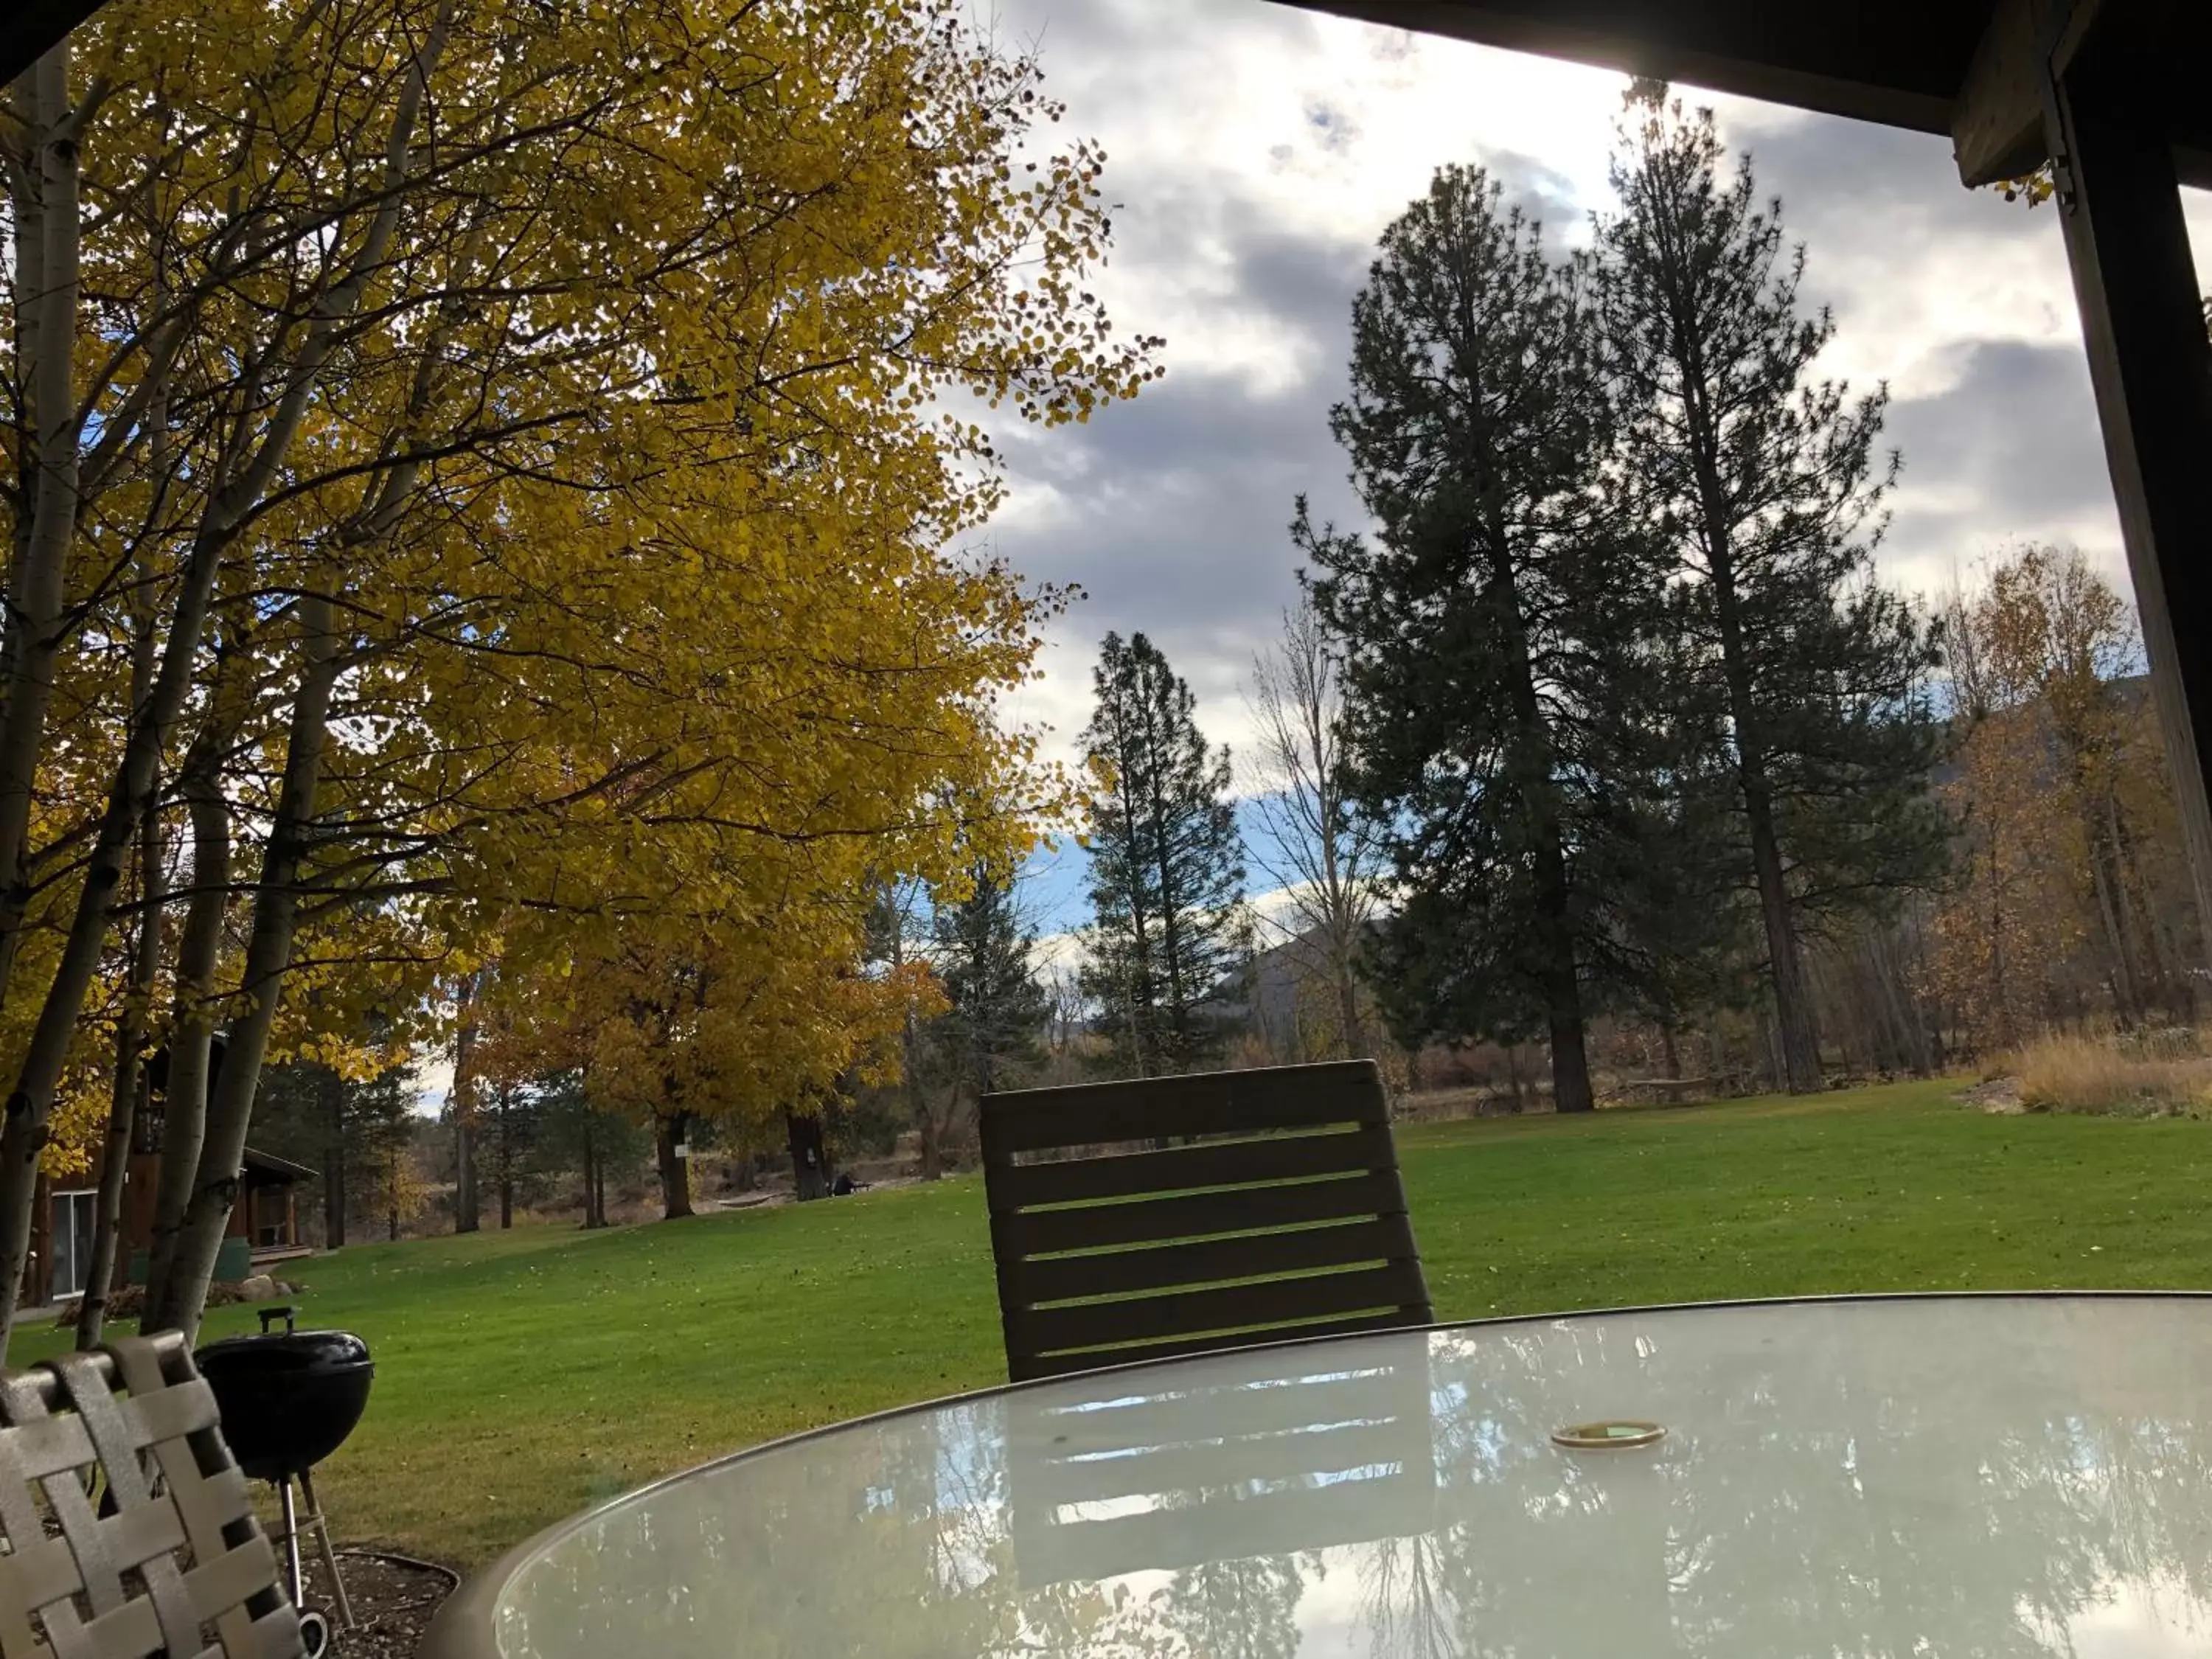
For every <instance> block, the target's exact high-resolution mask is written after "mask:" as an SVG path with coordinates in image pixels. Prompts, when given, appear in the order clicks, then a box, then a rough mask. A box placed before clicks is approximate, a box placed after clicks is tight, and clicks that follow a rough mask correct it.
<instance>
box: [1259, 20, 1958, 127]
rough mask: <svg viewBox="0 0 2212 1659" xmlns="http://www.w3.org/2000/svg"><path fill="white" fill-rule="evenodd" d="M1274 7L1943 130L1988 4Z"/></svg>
mask: <svg viewBox="0 0 2212 1659" xmlns="http://www.w3.org/2000/svg"><path fill="white" fill-rule="evenodd" d="M1285 3H1288V4H1291V5H1295V6H1301V7H1304V9H1307V10H1310V11H1325V12H1332V13H1334V14H1335V15H1338V16H1340V17H1351V18H1356V19H1358V20H1359V21H1362V22H1368V23H1379V24H1382V25H1383V26H1384V27H1390V28H1402V29H1412V30H1414V31H1416V32H1418V33H1426V34H1441V35H1448V36H1451V37H1454V38H1456V39H1458V40H1473V41H1476V42H1479V43H1480V44H1481V45H1484V46H1500V47H1504V48H1505V49H1506V50H1508V51H1512V52H1534V53H1537V54H1539V55H1541V56H1543V57H1547V58H1565V59H1567V60H1568V61H1569V62H1571V63H1577V64H1592V65H1595V66H1596V67H1598V68H1601V69H1613V70H1620V71H1621V72H1622V73H1624V74H1627V75H1648V76H1657V77H1658V78H1660V79H1662V80H1665V81H1675V82H1685V83H1686V84H1688V85H1690V86H1693V87H1701V88H1705V89H1707V90H1709V91H1712V92H1722V93H1730V94H1735V95H1736V96H1738V97H1743V98H1757V99H1760V100H1765V102H1768V103H1775V104H1788V105H1792V106H1796V107H1797V108H1800V109H1809V110H1817V111H1819V112H1821V113H1823V114H1827V115H1843V116H1848V117H1850V118H1853V119H1855V120H1861V121H1876V122H1880V123H1881V124H1883V125H1887V126H1897V127H1909V128H1911V129H1913V130H1915V131H1921V132H1943V131H1948V125H1949V119H1950V109H1951V91H1952V88H1954V86H1956V84H1957V82H1958V77H1959V76H1960V73H1961V71H1962V70H1963V67H1964V64H1965V61H1966V55H1967V52H1969V51H1970V50H1971V47H1972V42H1973V40H1974V39H1975V26H1976V23H1977V21H1978V16H1979V12H1978V8H1979V7H1980V6H1982V5H1984V4H1986V3H1988V0H1850V3H1846V4H1841V5H1820V4H1814V3H1810V0H1285ZM1947 60H1948V61H1947Z"/></svg>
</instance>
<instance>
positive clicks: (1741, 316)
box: [1596, 88, 1946, 1090]
mask: <svg viewBox="0 0 2212 1659" xmlns="http://www.w3.org/2000/svg"><path fill="white" fill-rule="evenodd" d="M1631 104H1632V115H1631V117H1630V118H1629V121H1628V124H1627V127H1626V132H1625V134H1624V143H1623V146H1622V149H1620V152H1619V153H1618V154H1617V155H1616V156H1615V158H1614V162H1613V187H1614V190H1615V191H1616V192H1617V193H1618V195H1619V197H1620V204H1621V209H1620V212H1619V213H1618V214H1616V215H1614V216H1612V217H1610V218H1608V219H1607V220H1606V221H1604V222H1602V223H1601V226H1600V228H1599V230H1600V236H1599V243H1600V257H1599V263H1598V280H1597V283H1596V295H1597V301H1598V307H1599V311H1600V313H1601V319H1602V323H1603V328H1604V332H1605V337H1606V343H1607V354H1608V367H1609V368H1610V371H1611V373H1612V375H1613V380H1614V387H1615V391H1616V392H1617V393H1618V395H1619V397H1620V400H1621V406H1622V414H1623V430H1622V453H1621V460H1622V476H1623V477H1624V478H1626V479H1628V480H1632V481H1634V483H1636V485H1637V486H1638V487H1639V488H1640V489H1644V490H1645V491H1647V492H1648V500H1647V506H1648V507H1649V509H1650V512H1651V513H1652V514H1653V516H1654V519H1655V521H1656V522H1657V523H1659V524H1660V525H1662V526H1663V527H1664V529H1665V530H1666V531H1667V532H1668V535H1669V538H1670V539H1671V541H1672V544H1673V547H1672V554H1673V556H1674V560H1675V561H1676V562H1677V567H1678V574H1679V577H1680V580H1677V581H1675V582H1674V584H1673V585H1672V586H1671V587H1670V589H1669V593H1668V598H1669V605H1670V614H1669V618H1668V629H1667V631H1668V634H1669V635H1672V636H1673V637H1674V638H1675V639H1677V640H1680V641H1686V642H1688V643H1689V645H1690V646H1691V647H1692V653H1693V659H1692V663H1691V665H1690V666H1689V671H1687V672H1686V673H1684V674H1682V675H1680V676H1679V677H1678V678H1676V680H1675V682H1674V684H1675V685H1676V687H1677V689H1678V691H1679V692H1680V695H1681V696H1684V697H1685V698H1686V699H1690V700H1692V701H1693V702H1695V703H1697V704H1698V705H1699V707H1698V708H1696V710H1695V711H1694V712H1692V714H1690V715H1689V718H1690V720H1692V722H1693V723H1694V722H1699V721H1702V722H1705V723H1709V724H1710V725H1711V726H1712V727H1713V729H1715V730H1716V731H1717V732H1720V733H1721V734H1722V742H1723V752H1724V754H1725V756H1726V757H1727V760H1728V762H1729V769H1730V770H1731V771H1732V772H1733V774H1734V776H1733V793H1734V796H1735V801H1734V806H1735V817H1736V823H1735V833H1734V834H1733V836H1731V837H1730V841H1731V842H1732V844H1733V846H1734V847H1735V849H1736V850H1737V853H1738V857H1737V859H1736V860H1735V868H1736V871H1737V872H1738V879H1740V880H1741V881H1742V882H1743V884H1745V885H1746V886H1747V887H1749V888H1750V889H1751V890H1753V891H1754V892H1755V893H1756V894H1757V896H1758V901H1759V914H1760V918H1761V921H1762V923H1763V927H1764V933H1765V945H1766V958H1767V976H1768V978H1769V980H1770V981H1771V987H1772V992H1773V997H1774V1004H1775V1011H1776V1015H1777V1018H1778V1024H1779V1025H1780V1028H1781V1033H1782V1040H1783V1051H1784V1063H1785V1070H1786V1072H1787V1074H1788V1081H1789V1085H1790V1088H1792V1089H1794V1090H1802V1089H1811V1088H1817V1087H1819V1086H1820V1081H1821V1073H1820V1039H1819V1032H1818V1030H1817V1029H1816V1027H1815V1023H1814V1015H1813V1008H1812V1001H1811V996H1810V994H1809V991H1808V987H1807V984H1806V981H1805V969H1804V962H1803V948H1802V947H1803V939H1804V935H1805V934H1806V933H1807V931H1808V927H1817V926H1818V925H1819V921H1820V917H1821V916H1822V915H1824V914H1826V913H1830V912H1834V911H1865V910H1869V909H1872V910H1875V911H1879V910H1880V909H1881V908H1883V906H1884V904H1885V903H1886V902H1887V901H1889V900H1891V899H1892V898H1893V897H1894V896H1896V895H1897V894H1898V893H1899V891H1900V890H1904V889H1907V888H1910V887H1913V886H1916V885H1920V884H1925V883H1927V882H1929V880H1931V879H1932V878H1933V877H1934V876H1935V874H1936V872H1937V871H1938V870H1939V869H1940V866H1941V863H1942V858H1943V855H1944V853H1943V849H1944V844H1945V840H1946V829H1945V826H1944V823H1943V821H1942V815H1941V813H1940V812H1939V811H1936V809H1935V808H1934V807H1933V805H1931V804H1930V801H1929V796H1928V779H1929V769H1930V766H1931V764H1932V763H1933V761H1934V759H1935V756H1936V726H1935V724H1934V721H1933V720H1932V719H1931V718H1930V715H1929V710H1928V708H1927V707H1926V704H1925V702H1924V691H1923V687H1924V683H1925V680H1926V677H1927V675H1928V673H1929V670H1930V669H1931V667H1932V666H1933V665H1934V661H1935V657H1936V652H1935V648H1934V643H1933V640H1932V636H1931V635H1930V632H1929V629H1928V628H1927V627H1926V626H1925V624H1924V623H1923V622H1922V620H1921V619H1920V618H1919V617H1917V615H1916V614H1915V612H1914V611H1913V610H1912V609H1911V607H1910V606H1909V605H1906V604H1905V602H1904V601H1903V600H1901V599H1899V598H1898V597H1897V596H1896V595H1894V594H1893V593H1890V592H1887V591H1885V590H1884V589H1882V588H1881V587H1880V586H1877V585H1876V584H1875V582H1874V581H1873V580H1872V550H1873V547H1874V544H1875V541H1876V540H1877V539H1878V538H1879V537H1880V534H1881V519H1880V516H1879V513H1880V507H1881V498H1882V495H1884V493H1885V492H1886V491H1887V489H1888V487H1889V485H1890V483H1892V481H1893V478H1894V477H1895V474H1896V469H1897V465H1898V463H1897V459H1896V457H1895V456H1894V455H1892V456H1890V457H1889V458H1888V459H1887V461H1886V462H1881V463H1877V461H1876V459H1875V447H1874V446H1875V440H1876V438H1877V437H1878V436H1879V435H1880V433H1881V421H1882V412H1883V408H1884V404H1885V402H1886V398H1887V394H1886V392H1883V391H1880V390H1878V391H1876V392H1875V393H1874V394H1873V395H1871V396H1869V397H1866V398H1859V399H1857V400H1856V401H1854V400H1852V399H1850V397H1849V395H1848V392H1847V389H1846V388H1845V387H1844V386H1841V385H1838V384H1836V383H1834V382H1830V381H1815V380H1813V379H1812V378H1811V374H1812V370H1813V366H1814V360H1815V359H1816V358H1817V357H1818V356H1820V351H1821V349H1823V348H1824V347H1825V346H1826V344H1827V343H1828V341H1829V339H1830V337H1832V334H1833V332H1834V326H1833V324H1832V321H1831V320H1830V319H1829V318H1828V316H1827V314H1826V313H1825V312H1823V313H1819V314H1818V315H1816V316H1813V317H1805V316H1801V315H1800V313H1799V307H1798V301H1797V289H1798V283H1799V280H1800V278H1801V277H1802V274H1803V271H1804V264H1805V260H1804V251H1803V249H1802V247H1800V248H1798V249H1796V250H1795V251H1794V252H1790V253H1789V254H1786V255H1785V254H1784V250H1783V241H1782V226H1781V222H1780V217H1779V213H1780V208H1779V204H1772V205H1771V206H1769V207H1768V208H1767V209H1766V210H1765V211H1761V210H1759V206H1758V204H1757V202H1756V198H1755V196H1754V186H1753V178H1752V170H1751V167H1750V164H1749V162H1748V161H1746V162H1745V163H1744V165H1743V166H1742V167H1740V168H1739V169H1738V170H1737V171H1736V173H1735V176H1734V178H1733V179H1723V177H1722V162H1723V154H1722V149H1721V143H1720V140H1719V138H1718V137H1717V135H1716V133H1715V131H1714V130H1713V124H1712V118H1711V114H1710V113H1709V112H1699V114H1698V116H1697V117H1696V118H1694V119H1690V118H1685V117H1684V115H1683V112H1682V110H1681V106H1680V105H1679V104H1677V105H1674V106H1672V108H1671V109H1670V108H1668V107H1666V106H1663V105H1662V101H1661V99H1660V97H1659V95H1658V94H1656V91H1654V90H1651V89H1648V88H1647V89H1645V90H1644V92H1642V93H1640V94H1635V95H1632V100H1631Z"/></svg>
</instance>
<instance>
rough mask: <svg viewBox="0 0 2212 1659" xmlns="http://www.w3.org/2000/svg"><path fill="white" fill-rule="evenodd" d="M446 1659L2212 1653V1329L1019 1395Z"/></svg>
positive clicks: (1812, 1307)
mask: <svg viewBox="0 0 2212 1659" xmlns="http://www.w3.org/2000/svg"><path fill="white" fill-rule="evenodd" d="M1638 1425H1648V1426H1638ZM1655 1430H1656V1431H1659V1432H1658V1433H1657V1437H1656V1438H1652V1437H1651V1436H1652V1433H1653V1431H1655ZM1577 1431H1579V1432H1577ZM1563 1438H1564V1439H1565V1441H1566V1442H1568V1443H1562V1439H1563ZM1577 1439H1580V1440H1584V1441H1593V1442H1595V1445H1589V1446H1586V1445H1582V1444H1577V1443H1574V1442H1575V1441H1577ZM424 1652H425V1654H426V1655H428V1656H432V1659H488V1656H493V1655H497V1656H501V1659H524V1656H530V1659H572V1656H573V1659H582V1656H586V1655H588V1656H592V1659H605V1656H608V1655H637V1656H647V1655H652V1656H665V1659H691V1656H700V1659H704V1656H714V1659H725V1656H728V1659H751V1656H785V1655H791V1656H796V1655H808V1656H822V1659H842V1656H847V1655H870V1656H878V1659H899V1656H923V1655H927V1656H934V1659H981V1656H994V1659H995V1656H1002V1655H1003V1656H1015V1655H1022V1656H1033V1655H1053V1654H1081V1655H1101V1656H1106V1655H1112V1656H1121V1655H1127V1656H1133V1659H1134V1656H1144V1659H1185V1656H1188V1659H1231V1656H1236V1659H1244V1656H1249V1659H1260V1656H1267V1659H1289V1656H1292V1655H1296V1656H1298V1659H1321V1656H1335V1655H1346V1656H1358V1659H1385V1656H1401V1655H1402V1656H1407V1659H1413V1656H1423V1659H1427V1656H1444V1655H1453V1656H1469V1659H1472V1656H1476V1655H1511V1656H1515V1659H1621V1656H1629V1655H1635V1656H1652V1655H1682V1656H1689V1655H1698V1656H1707V1655H1710V1656H1716V1659H1719V1656H1731V1659H1733V1656H1741V1659H1788V1656H1801V1655H1820V1656H1829V1655H1838V1656H1844V1655H1848V1656H1853V1659H1860V1656H1877V1655H1879V1656H1893V1659H1907V1656H1930V1659H1968V1656H1992V1659H1994V1656H2003V1659H2027V1656H2036V1655H2043V1654H2049V1655H2052V1656H2060V1655H2064V1656H2069V1659H2120V1656H2127V1659H2178V1656H2183V1655H2212V1298H2205V1297H2191V1296H2154V1295H2143V1296H2136V1295H2124V1294H2116V1295H2097V1296H2092V1295H2050V1296H2017V1297H2015V1296H1974V1297H1864V1298H1857V1297H1852V1298H1840V1299H1832V1300H1830V1299H1824V1300H1814V1301H1797V1302H1781V1303H1765V1304H1753V1303H1741V1304H1712V1305H1700V1306H1691V1307H1682V1308H1672V1309H1654V1310H1632V1311H1625V1312H1616V1313H1593V1314H1583V1315H1574V1316H1565V1317H1559V1318H1542V1319H1527V1320H1510V1321H1498V1322H1484V1323H1479V1324H1474V1325H1464V1326H1453V1327H1440V1328H1431V1329H1428V1330H1423V1331H1417V1332H1411V1333H1406V1334H1390V1335H1383V1336H1367V1337H1356V1338H1348V1339H1343V1340H1330V1341H1316V1342H1306V1343H1294V1344H1282V1345H1276V1346H1268V1347H1263V1348H1254V1349H1247V1350H1244V1351H1242V1352H1231V1353H1227V1354H1222V1355H1216V1356H1210V1357H1206V1358H1197V1359H1188V1360H1180V1361H1166V1362H1161V1363H1157V1364H1147V1365H1140V1366H1133V1367H1127V1368H1124V1369H1122V1370H1116V1371H1103V1372H1095V1373H1091V1374H1090V1375H1087V1376H1073V1377H1068V1378H1063V1379H1059V1380H1055V1381H1052V1382H1048V1383H1033V1384H1030V1385H1027V1386H1024V1387H1021V1388H1014V1389H998V1390H994V1391H992V1392H990V1393H987V1394H980V1395H969V1396H966V1397H963V1398H960V1399H956V1400H951V1401H943V1402H940V1403H938V1404H934V1405H929V1406H921V1407H913V1408H910V1409H908V1410H903V1411H900V1412H896V1413H890V1414H888V1415H885V1416H882V1417H877V1418H872V1419H866V1420H863V1421H860V1422H857V1423H852V1424H847V1425H842V1426H840V1427H837V1428H835V1429H829V1430H825V1431H820V1432H817V1433H814V1434H810V1435H805V1436H801V1437H798V1438H796V1439H793V1440H787V1441H784V1442H781V1443H776V1444H775V1445H771V1446H767V1447H763V1448H761V1449H757V1450H754V1451H750V1452H746V1453H743V1454H740V1455H737V1456H734V1457H730V1458H726V1459H724V1460H723V1461H721V1462H716V1463H712V1464H709V1465H708V1466H706V1467H705V1468H701V1469H697V1470H695V1471H693V1472H692V1473H690V1474H684V1475H679V1476H677V1477H675V1478H674V1479H672V1480H665V1481H663V1482H661V1483H660V1484H659V1485H657V1486H650V1487H647V1488H646V1489H645V1490H643V1491H641V1492H635V1493H633V1494H631V1495H630V1496H629V1497H626V1498H620V1499H617V1500H616V1501H615V1502H614V1503H612V1504H608V1505H607V1506H605V1508H602V1509H599V1510H594V1511H592V1513H590V1514H587V1515H585V1516H580V1517H578V1518H576V1519H574V1520H572V1521H569V1522H564V1523H562V1525H560V1526H558V1527H556V1528H553V1529H551V1530H550V1531H549V1532H547V1533H545V1534H542V1535H541V1536H539V1537H538V1538H536V1539H534V1540H532V1541H530V1542H529V1543H527V1544H525V1545H524V1546H522V1547H520V1549H518V1550H516V1551H515V1552H513V1553H512V1554H510V1555H509V1556H507V1558H506V1559H504V1560H503V1561H501V1563H499V1564H498V1565H495V1567H493V1568H491V1569H490V1570H489V1571H486V1572H485V1573H483V1574H481V1575H479V1576H478V1577H477V1578H476V1579H474V1580H473V1581H471V1583H470V1584H469V1585H468V1586H467V1587H466V1588H465V1589H463V1590H462V1591H461V1592H460V1593H459V1595H457V1596H455V1598H454V1599H453V1601H451V1602H450V1603H448V1605H447V1607H446V1609H445V1610H444V1611H443V1613H441V1615H440V1618H439V1620H438V1623H437V1625H436V1626H435V1627H434V1629H433V1631H432V1633H431V1637H430V1640H429V1642H428V1645H427V1646H426V1648H425V1650H424Z"/></svg>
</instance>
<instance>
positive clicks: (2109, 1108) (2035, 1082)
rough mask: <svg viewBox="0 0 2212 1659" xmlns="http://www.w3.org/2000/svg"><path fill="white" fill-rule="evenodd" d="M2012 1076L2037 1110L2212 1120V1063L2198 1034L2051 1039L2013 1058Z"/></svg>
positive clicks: (2009, 1062)
mask: <svg viewBox="0 0 2212 1659" xmlns="http://www.w3.org/2000/svg"><path fill="white" fill-rule="evenodd" d="M2004 1069H2005V1070H2006V1071H2007V1072H2008V1073H2011V1074H2012V1076H2013V1077H2014V1078H2015V1079H2018V1083H2019V1088H2020V1101H2021V1105H2023V1106H2025V1107H2027V1109H2029V1110H2030V1111H2037V1112H2101V1113H2112V1114H2115V1115H2122V1116H2160V1115H2177V1114H2185V1115H2190V1116H2200V1115H2203V1116H2212V1056H2208V1055H2207V1054H2206V1053H2205V1052H2204V1050H2203V1047H2202V1045H2201V1044H2200V1043H2199V1042H2198V1041H2197V1039H2196V1037H2195V1036H2194V1035H2193V1034H2189V1033H2182V1032H2162V1033H2160V1034H2159V1036H2158V1037H2157V1039H2156V1040H2155V1041H2146V1040H2144V1039H2142V1038H2130V1037H2123V1036H2047V1037H2044V1038H2041V1039H2040V1040H2039V1041H2037V1042H2032V1043H2030V1044H2028V1045H2027V1047H2026V1048H2021V1049H2019V1050H2018V1051H2016V1052H2015V1053H2014V1054H2011V1055H2009V1056H2008V1057H2007V1059H2006V1061H2005V1066H2004Z"/></svg>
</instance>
